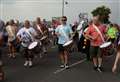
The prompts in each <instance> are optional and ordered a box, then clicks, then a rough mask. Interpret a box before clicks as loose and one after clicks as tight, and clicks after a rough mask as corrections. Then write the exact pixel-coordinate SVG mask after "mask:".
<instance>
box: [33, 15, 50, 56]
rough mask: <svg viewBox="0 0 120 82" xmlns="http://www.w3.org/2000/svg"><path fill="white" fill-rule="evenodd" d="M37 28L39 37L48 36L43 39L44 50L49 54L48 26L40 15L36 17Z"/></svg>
mask: <svg viewBox="0 0 120 82" xmlns="http://www.w3.org/2000/svg"><path fill="white" fill-rule="evenodd" d="M34 28H35V30H36V32H37V34H38V36H37V37H38V38H42V37H45V36H47V38H45V39H44V40H42V41H41V42H42V44H43V46H42V48H43V52H44V54H47V47H48V44H49V43H48V33H49V32H48V28H46V26H45V25H44V24H43V23H42V22H41V19H40V17H37V18H36V24H35V27H34Z"/></svg>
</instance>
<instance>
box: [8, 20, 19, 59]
mask: <svg viewBox="0 0 120 82" xmlns="http://www.w3.org/2000/svg"><path fill="white" fill-rule="evenodd" d="M6 31H7V33H8V47H9V57H13V58H15V51H16V50H15V46H16V45H15V42H16V32H17V27H16V26H15V25H14V20H10V21H9V25H8V26H7V27H6Z"/></svg>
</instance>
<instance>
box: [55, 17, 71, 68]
mask: <svg viewBox="0 0 120 82" xmlns="http://www.w3.org/2000/svg"><path fill="white" fill-rule="evenodd" d="M66 22H67V17H66V16H62V17H61V25H59V26H58V27H57V28H56V30H55V34H56V35H57V37H58V50H59V56H60V61H61V65H60V67H65V68H68V51H67V50H66V49H65V48H64V47H63V45H64V44H65V43H66V42H67V41H69V40H68V39H69V35H71V34H72V29H71V27H70V26H69V25H67V23H66Z"/></svg>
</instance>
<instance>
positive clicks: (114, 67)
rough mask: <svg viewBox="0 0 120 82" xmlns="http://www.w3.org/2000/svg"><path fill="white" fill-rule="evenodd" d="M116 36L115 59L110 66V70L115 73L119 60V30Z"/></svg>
mask: <svg viewBox="0 0 120 82" xmlns="http://www.w3.org/2000/svg"><path fill="white" fill-rule="evenodd" d="M117 35H118V38H117V55H116V59H115V62H114V65H113V68H112V72H113V73H115V71H116V69H117V66H118V65H117V64H118V61H119V60H120V32H119V33H118V34H117Z"/></svg>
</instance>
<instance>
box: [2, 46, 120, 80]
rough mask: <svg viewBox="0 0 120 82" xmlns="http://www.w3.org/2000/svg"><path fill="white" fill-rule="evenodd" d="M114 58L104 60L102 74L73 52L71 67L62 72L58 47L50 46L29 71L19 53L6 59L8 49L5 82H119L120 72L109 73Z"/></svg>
mask: <svg viewBox="0 0 120 82" xmlns="http://www.w3.org/2000/svg"><path fill="white" fill-rule="evenodd" d="M114 59H115V55H114V56H111V57H104V60H103V66H104V72H102V73H100V72H97V71H94V70H93V67H92V62H90V61H86V59H85V54H82V53H78V52H74V53H71V54H70V55H69V65H70V68H69V69H64V68H60V67H59V66H60V62H59V56H58V53H57V48H56V47H53V48H50V49H49V52H48V55H47V56H44V57H42V58H35V59H34V65H33V67H32V68H26V67H24V66H23V64H24V58H23V56H22V55H21V54H17V56H16V58H15V59H11V58H8V56H7V48H4V49H3V63H4V67H3V69H4V71H5V78H6V79H5V81H4V82H120V70H118V72H117V74H113V73H112V72H111V68H112V65H113V62H114ZM119 69H120V65H119Z"/></svg>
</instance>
